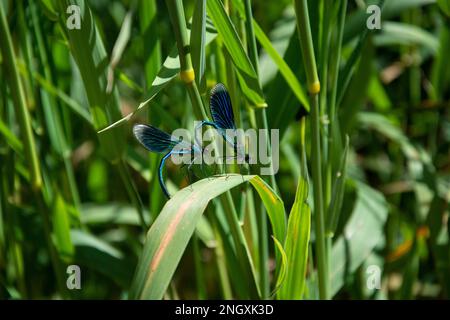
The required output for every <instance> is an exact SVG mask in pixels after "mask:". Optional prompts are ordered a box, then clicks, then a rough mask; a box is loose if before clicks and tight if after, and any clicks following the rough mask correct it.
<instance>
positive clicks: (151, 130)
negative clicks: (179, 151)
mask: <svg viewBox="0 0 450 320" xmlns="http://www.w3.org/2000/svg"><path fill="white" fill-rule="evenodd" d="M133 133H134V135H135V137H136V139H137V140H138V141H139V142H140V143H141V144H142V145H143V146H144V147H145V148H146V149H148V150H150V151H152V152H158V153H163V152H169V151H170V150H172V149H173V148H174V147H175V146H176V145H177V144H179V143H181V141H180V140H178V139H176V138H175V137H173V136H171V135H170V134H168V133H166V132H164V131H162V130H160V129H158V128H155V127H153V126H149V125H145V124H137V125H135V126H134V127H133Z"/></svg>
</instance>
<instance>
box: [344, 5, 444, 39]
mask: <svg viewBox="0 0 450 320" xmlns="http://www.w3.org/2000/svg"><path fill="white" fill-rule="evenodd" d="M379 2H380V0H368V1H366V6H363V7H362V8H361V9H360V10H357V11H356V12H355V13H353V14H352V15H351V16H350V17H349V18H348V19H347V22H346V23H345V33H344V43H348V42H349V41H350V40H351V39H353V37H356V36H357V35H359V34H360V33H361V30H362V28H366V20H367V17H368V15H367V13H366V8H367V6H369V5H372V4H379ZM434 3H436V0H386V2H385V6H384V8H383V11H382V13H381V21H387V20H388V19H391V18H394V17H396V16H398V15H400V14H401V13H402V12H404V11H407V10H410V9H412V8H420V7H422V6H426V5H430V4H434Z"/></svg>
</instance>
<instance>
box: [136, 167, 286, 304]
mask: <svg viewBox="0 0 450 320" xmlns="http://www.w3.org/2000/svg"><path fill="white" fill-rule="evenodd" d="M245 181H248V182H250V183H251V184H252V185H253V186H254V187H255V188H256V190H257V192H258V194H260V195H263V196H262V197H261V200H262V202H263V204H264V206H265V207H266V209H267V212H268V214H269V219H270V221H271V224H272V229H273V230H274V233H275V237H276V238H278V237H279V238H280V239H283V238H284V236H285V235H284V232H283V230H284V221H285V217H284V205H283V202H282V200H281V199H280V198H279V197H278V196H277V195H276V194H275V193H273V191H272V190H271V189H270V188H269V187H268V186H267V185H266V184H265V182H264V181H263V180H262V179H261V178H259V177H258V176H241V175H227V176H219V177H215V178H212V179H211V178H210V179H203V180H200V181H198V182H196V183H194V184H192V185H191V186H190V187H188V188H185V189H183V190H180V191H179V192H177V193H176V194H175V195H174V196H173V197H172V198H171V199H170V200H169V201H168V202H167V203H166V205H165V206H164V208H163V210H162V211H161V213H160V214H159V216H158V218H157V219H156V220H155V222H154V223H153V225H152V227H151V228H150V230H149V232H148V234H147V238H146V241H145V244H144V249H143V252H142V256H141V257H140V261H139V264H138V267H137V269H136V273H135V278H134V280H133V285H132V288H131V292H130V297H131V298H133V299H137V298H140V299H161V298H162V297H163V295H164V293H165V291H166V289H167V286H168V285H169V282H170V279H171V278H172V276H173V273H174V272H175V269H176V267H177V265H178V263H179V261H180V259H181V256H182V255H183V252H184V250H185V249H186V246H187V244H188V242H189V239H190V238H191V236H192V234H193V232H194V230H195V227H196V226H197V223H198V221H199V219H200V217H201V216H202V214H203V212H204V211H205V209H206V207H207V205H208V203H209V202H210V201H211V200H212V199H213V198H216V197H218V196H219V195H221V194H222V193H224V192H226V191H228V190H230V189H231V188H233V187H236V186H238V185H240V184H242V183H243V182H245ZM280 231H281V232H283V234H279V233H280Z"/></svg>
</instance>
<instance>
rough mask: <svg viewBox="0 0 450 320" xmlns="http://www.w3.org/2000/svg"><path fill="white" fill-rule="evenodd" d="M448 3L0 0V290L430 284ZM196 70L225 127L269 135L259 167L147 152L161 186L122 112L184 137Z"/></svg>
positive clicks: (138, 294)
mask: <svg viewBox="0 0 450 320" xmlns="http://www.w3.org/2000/svg"><path fill="white" fill-rule="evenodd" d="M372 4H375V5H380V6H381V8H382V14H381V19H382V20H381V22H382V24H381V30H369V29H367V27H366V20H367V17H368V13H367V11H366V9H367V8H366V5H372ZM70 5H75V6H78V7H79V8H80V11H79V13H80V27H81V28H80V29H76V28H75V29H71V28H69V27H68V25H67V19H69V18H70V16H71V15H73V14H75V15H76V13H77V11H76V10H75V11H70V10H69V11H68V10H67V9H68V7H69V6H70ZM78 7H77V8H78ZM449 14H450V6H449V1H446V0H385V1H380V0H368V1H346V0H342V1H328V0H317V1H306V0H296V1H285V0H283V1H250V0H207V1H205V0H186V1H181V0H166V1H162V2H161V1H155V0H138V1H122V0H112V1H92V0H62V1H56V0H41V1H17V2H14V1H1V2H0V70H1V72H0V298H1V299H45V298H53V299H70V298H76V299H89V298H94V299H122V298H139V299H141V298H142V299H162V298H165V299H177V298H182V299H185V298H189V299H197V298H200V299H232V298H239V299H252V298H253V299H319V298H327V299H422V298H426V299H429V298H439V299H441V298H442V299H448V298H449V297H450V271H449V270H450V262H449V261H450V260H449V252H450V243H449V224H448V221H447V220H448V215H449V209H448V202H449V201H450V194H449V192H448V190H449V189H450V161H449V151H448V150H450V121H449V108H448V101H449V98H450V88H449V84H450V69H449V68H448V52H449V50H450V49H449V45H450V22H449ZM192 69H193V70H194V71H195V78H192V73H189V72H190V70H192ZM188 71H189V72H188ZM317 81H320V84H321V90H320V91H318V90H317V89H318V87H317V86H316V82H317ZM218 82H222V83H224V84H225V86H226V87H227V88H228V89H229V92H230V95H231V100H232V102H233V110H234V114H235V118H236V119H235V120H236V125H237V127H239V128H242V129H249V128H254V129H279V133H280V146H279V147H280V148H279V149H280V159H279V160H280V161H279V165H280V166H279V171H278V172H277V174H276V175H275V176H273V177H269V176H259V175H258V174H259V173H260V171H259V169H260V166H259V165H249V166H247V165H245V166H242V168H240V167H239V166H237V165H228V166H226V168H222V167H220V166H217V167H214V166H209V167H207V168H203V169H205V170H204V171H205V172H200V171H201V170H199V169H200V168H197V166H193V169H194V173H196V174H197V177H191V179H188V177H187V175H186V174H185V173H184V171H185V169H184V168H180V167H179V166H177V165H175V164H172V163H170V162H168V164H167V166H166V168H165V170H164V173H165V176H164V180H165V181H166V183H167V186H168V189H169V190H170V192H171V194H172V195H173V197H172V198H171V199H170V200H166V199H165V198H164V195H163V194H162V192H161V190H160V188H159V183H158V173H157V168H158V165H159V161H160V155H158V154H150V155H149V154H148V153H147V152H146V150H144V149H143V148H142V147H141V146H140V145H138V143H137V142H136V141H135V139H134V137H133V136H132V130H131V128H132V125H133V124H135V123H150V124H152V125H154V126H157V127H159V128H161V129H162V130H165V131H168V132H170V131H172V130H174V129H177V128H187V129H189V130H190V131H191V132H193V129H194V128H193V125H192V123H193V121H194V120H197V121H201V120H205V119H206V118H208V117H209V118H210V115H209V114H208V109H209V108H208V104H209V92H210V90H211V88H212V87H213V86H214V85H215V84H216V83H218ZM307 93H308V94H309V96H308V94H307ZM299 120H300V121H299ZM240 171H243V172H244V173H245V174H243V175H242V174H237V173H238V172H239V173H240ZM309 172H311V173H312V174H311V177H310V176H309ZM71 264H75V265H78V266H80V268H81V270H82V272H81V277H82V290H79V291H76V292H75V291H71V290H68V289H67V287H66V279H67V273H66V268H67V266H68V265H71ZM374 268H375V269H374ZM370 270H378V271H380V272H379V274H380V276H381V278H380V279H379V280H380V281H379V283H380V285H381V288H380V289H376V288H373V287H371V286H368V284H369V282H370V281H372V280H373V279H372V278H370V276H371V275H372V273H371V271H370ZM369 278H370V279H372V280H370V279H369ZM369 280H370V281H369Z"/></svg>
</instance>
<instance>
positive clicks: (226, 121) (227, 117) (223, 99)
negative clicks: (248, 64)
mask: <svg viewBox="0 0 450 320" xmlns="http://www.w3.org/2000/svg"><path fill="white" fill-rule="evenodd" d="M209 108H210V111H211V117H212V119H213V121H209V120H205V121H202V122H201V123H200V124H199V125H198V126H197V128H196V130H195V131H196V132H197V129H199V128H202V127H203V126H211V127H213V128H215V129H216V130H217V131H218V133H219V134H220V135H221V136H222V138H223V139H224V140H225V142H227V143H228V144H230V145H231V146H232V147H233V149H234V152H235V154H236V156H242V154H243V153H244V151H243V150H240V149H241V147H242V146H240V144H238V142H237V141H235V139H234V137H232V136H231V137H230V136H229V135H227V130H231V131H232V132H233V131H235V130H236V124H235V123H234V113H233V107H232V105H231V99H230V95H229V94H228V91H227V89H226V88H225V86H224V85H223V84H222V83H218V84H216V85H215V86H214V88H213V89H212V90H211V98H210V102H209ZM196 140H197V139H196ZM248 159H249V157H248V155H245V161H246V162H248Z"/></svg>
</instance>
